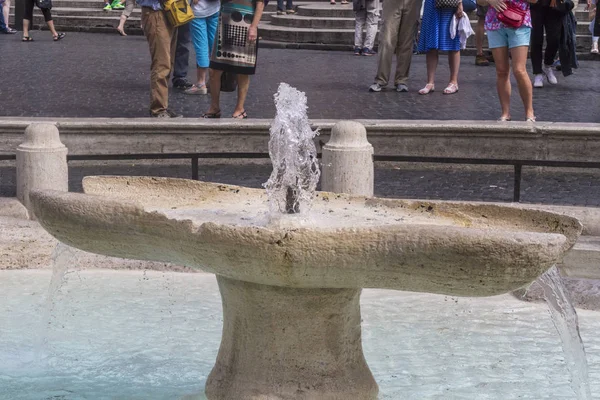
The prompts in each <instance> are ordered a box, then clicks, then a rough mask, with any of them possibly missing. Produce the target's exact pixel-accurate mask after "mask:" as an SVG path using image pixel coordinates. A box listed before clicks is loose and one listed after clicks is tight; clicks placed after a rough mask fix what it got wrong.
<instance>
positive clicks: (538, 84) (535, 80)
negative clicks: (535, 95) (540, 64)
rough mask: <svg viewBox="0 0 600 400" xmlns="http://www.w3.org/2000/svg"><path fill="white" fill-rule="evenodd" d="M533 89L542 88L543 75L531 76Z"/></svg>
mask: <svg viewBox="0 0 600 400" xmlns="http://www.w3.org/2000/svg"><path fill="white" fill-rule="evenodd" d="M533 87H537V88H542V87H544V74H535V75H534V76H533Z"/></svg>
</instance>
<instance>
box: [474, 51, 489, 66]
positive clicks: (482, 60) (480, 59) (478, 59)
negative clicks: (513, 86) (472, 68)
mask: <svg viewBox="0 0 600 400" xmlns="http://www.w3.org/2000/svg"><path fill="white" fill-rule="evenodd" d="M475 65H477V66H478V67H487V66H489V65H490V61H489V60H488V59H487V57H486V56H484V55H483V54H478V55H476V56H475Z"/></svg>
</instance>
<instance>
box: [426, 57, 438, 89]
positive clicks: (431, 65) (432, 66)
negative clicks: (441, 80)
mask: <svg viewBox="0 0 600 400" xmlns="http://www.w3.org/2000/svg"><path fill="white" fill-rule="evenodd" d="M438 58H439V56H438V51H437V50H429V51H428V52H427V54H426V55H425V60H426V62H427V84H431V85H433V84H434V83H435V71H436V70H437V66H438Z"/></svg>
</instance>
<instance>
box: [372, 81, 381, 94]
mask: <svg viewBox="0 0 600 400" xmlns="http://www.w3.org/2000/svg"><path fill="white" fill-rule="evenodd" d="M381 89H383V88H382V87H381V86H380V85H379V83H374V84H372V85H371V86H369V92H381Z"/></svg>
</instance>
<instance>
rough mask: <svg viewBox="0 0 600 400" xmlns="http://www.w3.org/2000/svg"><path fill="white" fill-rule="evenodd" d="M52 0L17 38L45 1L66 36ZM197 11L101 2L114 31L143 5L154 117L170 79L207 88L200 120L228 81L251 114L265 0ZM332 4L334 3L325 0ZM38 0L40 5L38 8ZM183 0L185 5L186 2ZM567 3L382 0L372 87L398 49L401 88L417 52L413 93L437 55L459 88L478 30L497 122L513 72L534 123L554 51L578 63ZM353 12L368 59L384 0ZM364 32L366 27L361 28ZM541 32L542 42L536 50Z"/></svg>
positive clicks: (216, 0)
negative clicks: (418, 76) (180, 14)
mask: <svg viewBox="0 0 600 400" xmlns="http://www.w3.org/2000/svg"><path fill="white" fill-rule="evenodd" d="M44 1H49V0H24V2H25V13H24V20H23V38H22V40H23V41H25V42H30V41H33V38H32V37H30V36H29V27H30V24H31V21H32V19H33V7H34V4H37V5H38V7H40V8H41V10H42V13H43V16H44V19H45V21H46V23H47V25H48V28H49V30H50V33H51V34H52V36H53V38H54V40H61V39H63V38H64V37H65V34H64V33H59V32H57V31H56V30H55V28H54V24H53V21H52V16H51V12H50V8H44V7H43V2H44ZM188 1H189V5H190V7H191V10H192V13H193V18H192V19H191V21H189V22H188V23H186V24H179V25H178V26H177V27H175V26H174V25H173V23H171V22H170V20H169V19H168V17H167V15H166V13H165V12H164V10H163V7H164V0H113V1H112V2H109V1H108V0H107V2H106V3H105V5H104V9H105V10H123V11H122V15H121V18H120V22H119V25H118V26H117V28H116V29H117V31H118V32H119V34H121V35H122V36H126V35H127V34H126V33H125V22H126V21H127V19H128V18H129V17H130V16H131V13H132V11H133V8H134V7H135V5H136V4H137V5H138V6H139V7H141V9H142V10H141V11H142V13H141V15H142V18H141V26H142V29H143V32H144V35H145V37H146V39H147V42H148V46H149V50H150V56H151V60H152V61H151V75H150V81H151V82H150V86H151V91H150V92H151V93H150V115H151V116H152V117H156V118H177V117H180V115H179V114H177V113H176V112H174V111H172V110H171V109H169V78H172V85H173V87H174V88H177V89H181V90H183V91H184V93H186V94H190V95H206V94H209V93H210V97H211V102H210V107H209V108H208V110H207V111H206V112H205V113H204V115H203V117H204V118H220V117H221V108H220V101H219V100H220V92H221V91H222V90H225V89H224V86H227V87H231V88H232V89H230V90H236V87H237V103H236V106H235V108H234V110H232V114H231V116H232V117H233V118H236V119H244V118H247V117H248V113H247V112H246V109H245V107H244V104H245V99H246V95H247V93H248V88H249V85H250V75H253V74H254V73H255V71H256V60H257V50H258V24H259V22H260V19H261V16H262V13H263V9H264V1H265V0H188ZM588 1H589V3H588V7H589V9H590V15H591V16H592V17H595V2H596V0H588ZM331 3H332V4H334V3H335V1H334V0H331ZM40 4H42V5H40ZM185 4H187V3H185ZM0 5H2V11H3V12H2V13H0V31H3V32H5V33H11V34H12V33H15V32H16V30H14V29H12V28H10V27H9V26H8V23H7V22H8V10H9V8H10V0H0ZM573 7H574V3H573V0H477V5H475V0H422V1H420V0H385V1H383V25H382V27H381V31H380V33H379V49H378V50H379V51H378V53H379V62H378V67H377V73H376V76H375V81H374V83H373V84H372V85H371V86H370V87H369V91H371V92H381V91H382V90H383V89H384V88H385V87H386V86H388V84H389V83H390V81H391V78H390V73H391V69H392V61H393V60H392V59H393V56H394V54H395V55H396V57H395V58H396V70H395V72H394V77H393V82H394V86H395V90H396V91H397V92H408V91H409V87H408V78H409V72H410V66H411V61H412V55H413V53H416V52H418V53H424V54H425V55H426V56H425V57H426V68H427V82H426V84H425V86H424V87H423V88H422V89H420V90H419V91H418V93H419V94H421V95H428V94H430V93H433V92H434V91H435V75H436V70H437V66H438V59H439V52H440V51H442V52H447V53H448V64H449V68H450V79H449V81H448V84H447V85H446V87H445V89H444V90H443V92H442V93H443V94H446V95H451V94H454V93H457V92H458V90H459V83H458V76H459V69H460V62H461V58H460V50H461V49H464V48H465V46H466V40H467V38H468V37H469V36H470V35H471V34H475V45H476V50H477V53H476V56H475V64H476V65H478V66H487V65H489V64H490V62H493V63H494V64H495V67H496V82H497V84H496V88H497V92H498V97H499V99H500V106H501V115H500V117H499V121H510V120H511V115H510V96H511V81H510V72H511V69H512V73H513V75H514V77H515V79H516V81H517V86H518V90H519V94H520V97H521V100H522V102H523V106H524V109H525V115H526V119H527V121H535V114H534V110H533V94H532V93H533V90H532V87H536V88H541V87H543V85H544V82H545V81H547V82H548V83H550V84H553V85H555V84H557V83H558V79H557V78H556V76H555V75H554V72H553V66H554V65H555V61H556V59H557V55H559V58H560V65H561V70H562V71H563V74H564V75H565V76H567V75H569V74H570V73H571V71H572V69H573V68H576V67H577V58H576V55H575V45H576V43H575V28H576V24H577V22H576V20H575V19H574V16H573V13H572V9H573ZM277 9H278V14H293V13H295V11H294V9H293V3H292V0H287V2H286V4H285V9H284V1H283V0H278V1H277ZM353 9H354V11H355V43H354V54H355V55H360V56H372V55H375V54H377V53H376V52H375V50H374V46H375V37H376V35H377V33H378V28H379V16H380V0H353ZM475 9H476V15H477V18H478V21H477V24H476V27H475V31H473V30H472V29H471V25H470V22H469V20H468V17H467V16H466V13H465V12H470V11H475ZM599 25H600V24H598V23H597V19H596V18H594V19H593V20H592V21H591V22H590V30H591V31H592V34H593V42H592V43H593V44H592V49H591V51H592V52H593V53H598V36H600V35H599V33H600V26H599ZM363 31H364V33H363ZM484 32H485V34H487V38H488V45H489V49H490V50H491V55H489V54H488V55H486V54H485V53H484V49H483V38H484ZM544 36H545V37H546V42H547V44H546V48H545V50H544V51H542V47H543V41H544ZM190 43H192V44H193V47H194V50H195V55H196V57H195V61H196V71H197V72H196V77H195V82H193V83H192V82H189V81H188V80H187V78H186V76H187V70H188V59H189V44H190ZM529 51H531V63H532V68H533V74H534V79H533V85H532V82H531V79H530V77H529V74H528V72H527V69H526V63H527V58H528V54H529Z"/></svg>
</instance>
